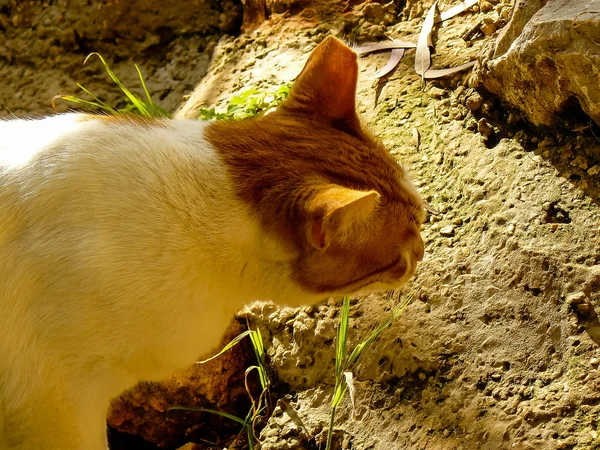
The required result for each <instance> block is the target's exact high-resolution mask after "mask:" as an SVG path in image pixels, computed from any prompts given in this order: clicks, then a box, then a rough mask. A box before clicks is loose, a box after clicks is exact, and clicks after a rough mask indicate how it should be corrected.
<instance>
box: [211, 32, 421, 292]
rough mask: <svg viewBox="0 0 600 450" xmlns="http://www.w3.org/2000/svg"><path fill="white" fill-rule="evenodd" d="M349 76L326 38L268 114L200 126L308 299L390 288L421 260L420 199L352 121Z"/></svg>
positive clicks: (350, 69)
mask: <svg viewBox="0 0 600 450" xmlns="http://www.w3.org/2000/svg"><path fill="white" fill-rule="evenodd" d="M357 77H358V65H357V56H356V54H355V53H354V52H353V51H352V50H350V49H349V48H348V47H346V46H345V45H344V44H342V43H341V42H340V41H338V40H336V39H334V38H331V37H330V38H327V39H325V40H324V41H323V42H322V43H321V44H320V45H319V46H318V47H317V48H316V49H315V50H314V52H313V53H312V54H311V56H310V57H309V59H308V62H307V63H306V66H305V67H304V69H303V71H302V73H301V74H300V75H299V77H298V78H297V80H296V82H295V84H294V86H293V88H292V90H291V92H290V96H289V97H288V99H287V100H286V101H285V102H283V103H282V104H281V105H280V107H279V109H278V110H277V111H276V112H274V113H272V114H269V115H267V116H264V117H262V118H260V119H255V120H249V121H243V122H239V123H237V124H235V125H234V124H231V123H230V124H227V123H222V124H214V125H211V127H209V131H208V136H209V139H211V140H212V141H213V142H215V144H216V145H215V146H216V147H218V148H219V149H220V152H221V154H222V156H223V157H224V159H225V161H226V162H227V165H228V166H229V167H230V168H231V174H232V175H233V178H234V181H235V185H236V188H237V192H238V195H239V196H240V197H241V198H242V199H243V200H244V201H245V202H246V203H247V204H249V205H251V211H252V213H253V214H254V215H255V216H256V217H257V218H258V219H259V221H260V223H261V226H262V227H263V228H264V229H265V231H266V233H267V234H268V235H270V236H274V237H275V239H276V240H277V241H278V242H280V243H281V247H282V248H283V249H284V251H283V254H284V255H287V256H285V257H283V258H282V257H281V255H274V256H273V257H274V258H282V264H285V265H286V267H287V269H286V270H285V271H284V272H283V273H285V274H286V276H287V277H289V279H290V280H289V282H290V283H292V284H294V285H295V287H297V289H299V290H300V292H304V293H305V294H306V295H307V296H308V295H313V296H314V295H319V296H322V297H325V296H329V295H340V294H350V293H356V292H359V291H360V292H366V291H371V290H375V289H392V288H397V287H399V286H401V285H402V284H404V283H405V282H406V281H407V280H408V279H409V278H410V277H411V276H412V274H413V273H414V271H415V268H416V266H417V262H418V261H420V260H421V259H422V258H423V252H424V249H423V241H422V239H421V237H420V234H419V232H420V227H421V223H422V222H423V220H424V218H425V212H424V204H423V201H422V200H421V197H420V196H419V194H418V193H417V191H416V190H415V188H414V186H413V185H412V183H411V181H410V179H409V177H408V174H407V173H406V171H405V169H404V168H402V167H401V166H400V165H399V164H398V163H397V162H396V161H395V160H394V158H393V157H392V156H391V155H390V154H389V153H388V151H387V150H386V149H385V148H384V146H383V145H382V144H381V142H379V141H378V140H377V139H376V138H374V137H373V136H372V135H371V134H370V133H369V132H368V131H366V130H365V129H364V127H363V126H361V124H360V121H359V119H358V116H357V114H356V107H355V94H356V82H357ZM286 291H289V290H288V289H286ZM297 297H298V298H299V299H300V298H301V297H302V296H301V295H298V296H297ZM276 300H279V299H276ZM280 300H282V301H286V299H280Z"/></svg>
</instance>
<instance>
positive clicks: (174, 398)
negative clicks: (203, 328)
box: [108, 322, 255, 450]
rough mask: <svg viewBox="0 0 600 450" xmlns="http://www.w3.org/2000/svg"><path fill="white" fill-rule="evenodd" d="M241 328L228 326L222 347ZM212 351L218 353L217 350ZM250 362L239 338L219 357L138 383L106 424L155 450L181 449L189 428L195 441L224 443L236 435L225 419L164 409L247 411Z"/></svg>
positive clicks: (240, 413)
mask: <svg viewBox="0 0 600 450" xmlns="http://www.w3.org/2000/svg"><path fill="white" fill-rule="evenodd" d="M243 330H244V328H243V327H242V325H241V324H240V323H238V322H233V323H232V326H231V327H230V329H229V330H228V332H227V334H226V336H225V338H224V339H223V346H224V345H225V344H226V343H227V342H229V341H230V340H231V339H233V337H235V336H237V335H238V334H240V333H241V332H242V331H243ZM215 350H216V351H215V353H217V352H218V351H219V350H220V348H218V349H215ZM206 356H212V355H206ZM254 363H255V359H254V356H253V351H252V349H251V347H250V345H248V343H247V342H245V340H244V341H242V342H240V344H238V345H236V346H235V347H233V348H232V349H230V350H228V351H227V352H225V353H224V354H223V355H221V356H219V357H218V358H215V359H214V360H212V361H209V362H207V363H206V364H201V365H198V364H195V365H194V366H192V367H190V368H189V369H187V370H185V371H183V372H180V373H178V374H175V375H173V376H171V377H170V378H168V379H167V380H165V381H163V382H161V383H140V384H138V385H137V386H136V387H134V388H133V389H131V390H129V391H128V392H127V393H125V394H124V395H123V396H122V397H121V398H120V399H119V400H118V401H117V402H115V405H114V407H113V409H112V411H111V414H110V417H109V419H108V424H109V425H110V426H111V427H113V428H115V429H117V430H119V431H121V432H125V433H129V434H133V435H136V436H140V437H142V438H143V439H145V440H146V441H148V442H152V443H153V444H156V445H158V446H160V447H171V448H172V447H176V446H178V445H182V444H183V443H185V442H186V440H189V439H188V435H189V430H190V427H193V428H194V435H193V436H194V437H198V438H200V439H208V440H219V439H227V438H228V437H231V436H233V435H235V434H236V433H237V432H238V431H239V429H238V428H237V426H234V427H233V428H232V423H231V421H230V420H228V419H223V420H222V421H221V418H219V417H218V416H216V417H214V416H208V417H207V415H206V414H205V413H192V412H186V411H173V412H171V413H169V408H171V407H173V406H186V407H190V408H210V409H218V410H224V411H226V412H229V413H232V414H235V415H238V416H242V417H244V416H245V415H246V414H247V412H248V410H247V408H249V407H250V405H249V399H248V394H247V393H246V390H245V388H244V372H245V370H246V367H249V366H251V365H252V364H254ZM167 414H168V419H167ZM188 448H194V447H193V446H192V447H186V450H187V449H188Z"/></svg>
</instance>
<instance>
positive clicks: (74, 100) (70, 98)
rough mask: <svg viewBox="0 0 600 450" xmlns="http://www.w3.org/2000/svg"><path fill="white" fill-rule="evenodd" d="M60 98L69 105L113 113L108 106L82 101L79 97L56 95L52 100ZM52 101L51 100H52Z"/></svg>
mask: <svg viewBox="0 0 600 450" xmlns="http://www.w3.org/2000/svg"><path fill="white" fill-rule="evenodd" d="M57 98H60V99H61V100H65V101H67V102H71V103H78V104H80V105H86V106H91V107H93V108H95V109H102V110H106V111H109V112H113V111H114V110H113V109H112V108H111V107H110V106H104V105H102V104H101V103H98V102H92V101H89V100H83V99H81V98H79V97H75V96H73V95H57V96H56V97H55V98H54V99H57ZM54 99H53V100H54Z"/></svg>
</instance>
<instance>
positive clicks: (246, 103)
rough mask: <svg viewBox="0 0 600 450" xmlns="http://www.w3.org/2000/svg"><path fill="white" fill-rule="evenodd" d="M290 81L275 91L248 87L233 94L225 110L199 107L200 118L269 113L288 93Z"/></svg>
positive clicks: (236, 116)
mask: <svg viewBox="0 0 600 450" xmlns="http://www.w3.org/2000/svg"><path fill="white" fill-rule="evenodd" d="M290 88H291V83H288V84H283V85H281V86H280V87H279V88H278V89H277V90H275V91H260V90H258V89H248V90H247V91H244V92H242V93H241V94H239V95H236V96H233V97H232V98H231V99H230V100H229V103H228V104H227V107H226V108H225V111H223V112H217V111H216V110H215V108H214V107H213V108H200V110H199V112H200V117H199V118H200V119H202V120H212V119H216V120H222V119H246V118H248V117H253V116H256V115H257V114H261V113H269V112H270V111H272V110H273V109H275V108H276V107H277V106H278V105H279V104H280V103H281V102H283V101H284V100H285V99H286V98H287V96H288V95H289V93H290Z"/></svg>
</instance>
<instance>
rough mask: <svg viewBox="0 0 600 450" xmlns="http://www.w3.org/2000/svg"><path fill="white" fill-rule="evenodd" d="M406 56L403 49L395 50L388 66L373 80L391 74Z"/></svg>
mask: <svg viewBox="0 0 600 450" xmlns="http://www.w3.org/2000/svg"><path fill="white" fill-rule="evenodd" d="M403 56H404V49H403V48H393V49H392V54H391V55H390V59H388V62H387V64H386V65H385V66H384V67H383V68H382V69H381V70H380V71H379V72H377V73H376V74H375V76H374V77H373V78H377V79H379V78H381V77H384V76H386V75H387V74H388V73H390V72H391V71H392V70H394V68H395V67H396V66H397V65H398V64H399V63H400V61H401V60H402V57H403Z"/></svg>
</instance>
